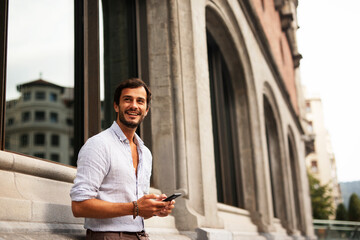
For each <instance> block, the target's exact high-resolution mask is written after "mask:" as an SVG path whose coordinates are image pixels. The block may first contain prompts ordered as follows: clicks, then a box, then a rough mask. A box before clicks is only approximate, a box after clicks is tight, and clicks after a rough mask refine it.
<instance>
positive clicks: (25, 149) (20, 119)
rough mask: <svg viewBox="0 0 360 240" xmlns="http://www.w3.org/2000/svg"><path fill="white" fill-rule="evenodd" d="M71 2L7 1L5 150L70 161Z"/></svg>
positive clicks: (71, 92) (72, 24)
mask: <svg viewBox="0 0 360 240" xmlns="http://www.w3.org/2000/svg"><path fill="white" fill-rule="evenodd" d="M73 5H74V1H73V0H62V1H53V0H32V1H28V0H10V1H9V26H8V31H9V33H8V57H7V59H8V61H7V83H6V86H7V89H6V94H7V96H6V116H5V118H6V126H5V148H6V150H10V151H13V152H18V153H23V154H26V155H30V156H35V157H38V158H45V159H49V160H52V161H56V162H60V163H64V164H71V163H72V162H71V160H72V159H73V155H74V153H73V152H74V151H73V146H72V143H71V140H72V139H73V135H74V134H73V132H74V127H73V121H74V120H73V119H74V109H73V107H74V106H73V103H74V60H73V59H74V6H73ZM39 73H40V76H39ZM43 73H44V75H45V76H46V80H45V79H44V78H43ZM38 76H39V77H38ZM37 77H38V78H37ZM36 78H37V79H36ZM33 79H35V80H33Z"/></svg>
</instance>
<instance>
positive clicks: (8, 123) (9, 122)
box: [7, 118, 14, 126]
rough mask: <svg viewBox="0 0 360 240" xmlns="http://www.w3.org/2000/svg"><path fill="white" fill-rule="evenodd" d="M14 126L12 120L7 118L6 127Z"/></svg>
mask: <svg viewBox="0 0 360 240" xmlns="http://www.w3.org/2000/svg"><path fill="white" fill-rule="evenodd" d="M13 124H14V118H9V119H8V122H7V125H8V126H11V125H13Z"/></svg>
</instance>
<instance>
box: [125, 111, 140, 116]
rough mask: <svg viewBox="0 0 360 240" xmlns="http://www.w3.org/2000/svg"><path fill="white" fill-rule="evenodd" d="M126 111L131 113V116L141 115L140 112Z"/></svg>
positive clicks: (128, 113)
mask: <svg viewBox="0 0 360 240" xmlns="http://www.w3.org/2000/svg"><path fill="white" fill-rule="evenodd" d="M125 113H126V114H127V115H130V116H139V115H141V113H140V112H131V111H126V112H125Z"/></svg>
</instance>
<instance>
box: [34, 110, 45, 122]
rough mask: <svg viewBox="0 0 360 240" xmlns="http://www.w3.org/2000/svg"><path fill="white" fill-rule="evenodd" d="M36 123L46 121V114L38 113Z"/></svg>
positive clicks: (36, 113)
mask: <svg viewBox="0 0 360 240" xmlns="http://www.w3.org/2000/svg"><path fill="white" fill-rule="evenodd" d="M35 121H45V112H43V111H36V112H35Z"/></svg>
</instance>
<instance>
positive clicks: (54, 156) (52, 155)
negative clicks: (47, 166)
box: [50, 153, 60, 162]
mask: <svg viewBox="0 0 360 240" xmlns="http://www.w3.org/2000/svg"><path fill="white" fill-rule="evenodd" d="M50 160H52V161H54V162H59V160H60V156H59V154H57V153H52V154H50Z"/></svg>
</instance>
